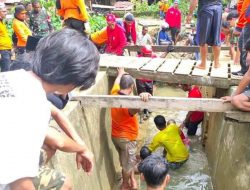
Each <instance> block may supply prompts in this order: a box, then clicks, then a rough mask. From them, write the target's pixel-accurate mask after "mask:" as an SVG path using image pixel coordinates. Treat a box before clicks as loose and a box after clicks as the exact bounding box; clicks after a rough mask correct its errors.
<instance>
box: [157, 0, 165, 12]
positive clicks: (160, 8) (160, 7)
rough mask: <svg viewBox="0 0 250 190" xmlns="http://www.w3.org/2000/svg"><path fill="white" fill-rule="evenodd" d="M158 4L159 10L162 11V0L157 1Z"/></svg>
mask: <svg viewBox="0 0 250 190" xmlns="http://www.w3.org/2000/svg"><path fill="white" fill-rule="evenodd" d="M158 5H159V10H160V11H163V9H164V2H161V1H159V3H158Z"/></svg>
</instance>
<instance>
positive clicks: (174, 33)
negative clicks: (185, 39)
mask: <svg viewBox="0 0 250 190" xmlns="http://www.w3.org/2000/svg"><path fill="white" fill-rule="evenodd" d="M169 30H170V33H171V38H172V40H173V41H174V42H175V41H176V37H177V36H178V34H179V33H180V30H179V28H171V27H170V28H169Z"/></svg>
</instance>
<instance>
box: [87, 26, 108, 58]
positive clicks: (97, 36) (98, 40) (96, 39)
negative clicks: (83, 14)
mask: <svg viewBox="0 0 250 190" xmlns="http://www.w3.org/2000/svg"><path fill="white" fill-rule="evenodd" d="M89 39H90V40H91V41H92V42H93V43H94V44H95V45H96V47H97V49H98V51H99V52H100V53H103V52H104V50H105V44H106V42H107V41H108V33H107V27H106V26H105V27H104V28H102V29H101V30H98V31H96V32H94V33H92V34H90V36H89Z"/></svg>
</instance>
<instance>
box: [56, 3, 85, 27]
mask: <svg viewBox="0 0 250 190" xmlns="http://www.w3.org/2000/svg"><path fill="white" fill-rule="evenodd" d="M58 1H59V4H60V6H59V7H58V6H57V13H58V15H59V16H61V17H63V19H64V20H67V19H68V18H74V19H77V20H80V21H83V22H87V21H88V20H89V16H88V12H87V9H86V5H85V3H84V0H58Z"/></svg>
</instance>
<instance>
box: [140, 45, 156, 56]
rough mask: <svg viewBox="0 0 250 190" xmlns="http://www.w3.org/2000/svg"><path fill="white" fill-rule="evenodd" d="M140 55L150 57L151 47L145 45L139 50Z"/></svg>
mask: <svg viewBox="0 0 250 190" xmlns="http://www.w3.org/2000/svg"><path fill="white" fill-rule="evenodd" d="M141 53H142V54H144V55H145V54H146V55H151V54H152V53H153V50H152V47H151V46H150V45H145V46H143V47H142V48H141Z"/></svg>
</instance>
